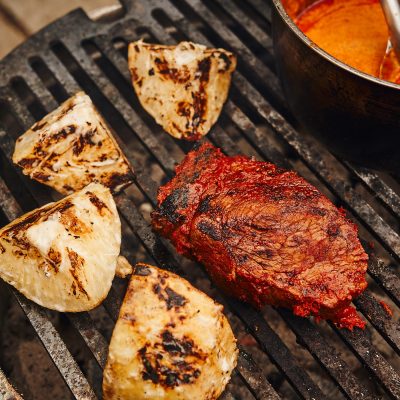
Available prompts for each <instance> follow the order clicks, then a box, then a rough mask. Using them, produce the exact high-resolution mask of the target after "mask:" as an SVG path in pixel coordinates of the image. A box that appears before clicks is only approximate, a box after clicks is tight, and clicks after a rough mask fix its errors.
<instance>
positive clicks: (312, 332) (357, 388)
mask: <svg viewBox="0 0 400 400" xmlns="http://www.w3.org/2000/svg"><path fill="white" fill-rule="evenodd" d="M278 312H279V314H280V315H281V316H282V317H283V319H284V320H285V321H286V323H287V324H288V325H289V327H290V329H292V331H293V332H294V333H295V334H296V338H297V341H298V342H299V343H301V344H302V345H303V346H304V347H305V348H306V349H307V350H308V351H309V352H310V353H311V354H312V356H313V357H314V358H315V359H316V360H317V361H318V362H319V364H320V365H321V366H322V367H323V368H324V369H325V370H326V371H327V372H328V373H329V375H330V376H331V377H332V378H333V379H334V381H335V382H336V384H337V385H338V386H339V387H340V389H341V390H342V392H343V393H344V394H345V395H346V397H347V398H349V399H354V400H358V399H360V398H362V399H370V400H373V399H375V397H374V396H372V394H371V393H369V391H368V390H367V388H365V387H364V386H363V385H361V384H360V383H359V381H358V380H357V379H356V378H355V376H354V375H353V374H352V373H350V368H349V366H348V365H347V364H346V362H345V361H344V360H343V359H342V358H341V357H339V355H338V354H337V352H336V350H335V349H334V348H333V347H332V346H331V345H330V344H329V342H328V341H327V340H326V339H325V337H324V336H323V335H322V333H320V332H319V330H318V329H316V327H315V326H314V325H313V324H312V323H311V322H310V321H308V320H307V319H305V318H301V317H297V316H295V315H294V314H293V313H292V312H290V311H288V310H284V309H278Z"/></svg>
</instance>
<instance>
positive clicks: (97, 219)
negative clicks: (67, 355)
mask: <svg viewBox="0 0 400 400" xmlns="http://www.w3.org/2000/svg"><path fill="white" fill-rule="evenodd" d="M120 245H121V223H120V220H119V216H118V212H117V209H116V206H115V202H114V199H113V197H112V195H111V192H110V190H109V189H108V188H106V187H105V186H103V185H101V184H98V183H92V184H90V185H88V186H87V187H85V188H84V189H82V190H81V191H79V192H76V193H74V194H72V195H70V196H68V197H65V198H64V199H62V200H60V201H58V202H56V203H50V204H47V205H46V206H44V207H41V208H38V209H36V210H34V211H31V212H30V213H28V214H25V215H23V216H22V217H20V218H18V219H17V220H15V221H14V222H12V223H11V224H9V225H7V226H5V227H4V228H2V229H1V230H0V278H2V279H4V280H5V281H6V282H8V283H9V284H10V285H12V286H14V287H15V288H16V289H18V290H19V291H20V292H21V293H22V294H24V295H25V296H26V297H27V298H29V299H30V300H32V301H34V302H35V303H37V304H40V305H41V306H44V307H47V308H50V309H53V310H57V311H64V312H77V311H86V310H90V309H92V308H94V307H96V306H97V305H99V304H100V303H101V302H102V301H103V300H104V299H105V297H106V296H107V294H108V292H109V290H110V288H111V283H112V280H113V278H114V274H115V268H116V264H117V257H118V255H119V251H120Z"/></svg>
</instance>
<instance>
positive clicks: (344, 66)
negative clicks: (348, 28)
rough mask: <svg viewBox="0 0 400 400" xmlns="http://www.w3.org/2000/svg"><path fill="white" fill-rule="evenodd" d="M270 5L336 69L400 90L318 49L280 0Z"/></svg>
mask: <svg viewBox="0 0 400 400" xmlns="http://www.w3.org/2000/svg"><path fill="white" fill-rule="evenodd" d="M272 4H273V5H274V7H275V10H276V11H277V12H278V13H279V15H280V16H281V18H282V19H283V20H284V21H285V23H286V25H288V26H289V28H290V29H291V30H292V31H293V32H294V33H295V34H296V36H297V37H298V38H299V39H300V40H301V41H302V42H303V43H304V44H306V45H307V46H308V47H309V48H311V49H312V50H313V51H315V52H316V53H318V54H319V55H320V56H321V57H323V58H325V59H326V60H328V61H330V62H331V63H333V64H335V65H336V66H337V67H339V68H341V69H344V70H345V71H348V72H350V73H352V74H354V75H357V76H358V77H360V78H362V79H367V80H368V81H370V82H373V83H376V84H378V85H383V86H386V87H390V88H391V89H395V90H400V84H397V83H393V82H389V81H386V80H384V79H380V78H376V77H375V76H372V75H369V74H366V73H365V72H361V71H359V70H358V69H355V68H353V67H351V66H350V65H348V64H346V63H344V62H342V61H340V60H338V59H337V58H335V57H333V56H331V55H330V54H329V53H327V52H326V51H325V50H323V49H321V48H320V47H318V46H317V45H316V44H315V43H314V42H313V41H312V40H311V39H309V38H308V37H307V36H306V35H305V34H304V33H303V32H302V31H301V30H300V29H299V28H298V27H297V25H296V24H295V23H294V21H293V20H292V18H291V17H290V16H289V15H288V13H287V12H286V10H285V8H284V7H283V4H282V1H281V0H272Z"/></svg>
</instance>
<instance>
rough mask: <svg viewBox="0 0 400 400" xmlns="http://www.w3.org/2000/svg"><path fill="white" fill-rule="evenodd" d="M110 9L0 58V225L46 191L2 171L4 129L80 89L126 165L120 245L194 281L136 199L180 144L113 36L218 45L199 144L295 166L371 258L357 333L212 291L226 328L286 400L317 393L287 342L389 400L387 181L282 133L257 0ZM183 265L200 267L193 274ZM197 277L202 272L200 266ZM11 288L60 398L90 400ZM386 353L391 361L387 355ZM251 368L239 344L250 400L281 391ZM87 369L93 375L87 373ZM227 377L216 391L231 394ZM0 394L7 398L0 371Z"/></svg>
mask: <svg viewBox="0 0 400 400" xmlns="http://www.w3.org/2000/svg"><path fill="white" fill-rule="evenodd" d="M123 4H124V7H125V15H124V16H123V17H121V18H120V19H118V20H117V21H114V22H103V23H100V22H97V23H95V22H93V21H91V20H89V19H88V18H87V16H86V15H85V14H84V13H83V12H82V11H81V10H77V11H74V12H72V13H70V14H68V15H67V16H65V17H64V18H62V19H60V20H58V21H56V22H55V23H53V24H52V25H50V26H49V27H47V28H45V29H44V30H43V31H41V32H39V33H38V34H36V35H35V36H34V37H32V38H31V39H29V40H28V41H27V42H26V43H25V44H23V45H22V46H21V47H19V48H18V49H17V50H15V51H14V52H13V53H11V54H10V55H9V56H7V57H6V59H5V60H3V61H2V62H1V63H0V105H1V106H0V152H1V163H2V166H3V167H4V168H1V174H0V175H1V176H0V206H1V209H2V213H3V217H4V218H3V219H4V221H11V220H13V219H15V218H16V217H17V216H19V215H21V213H22V212H25V211H27V210H29V209H32V208H34V207H37V206H39V205H43V204H45V203H48V202H49V201H52V200H54V199H57V198H58V197H57V194H55V193H54V192H52V191H51V190H50V189H48V188H45V187H42V186H40V185H39V184H37V183H35V182H33V181H31V180H29V178H26V177H24V176H22V174H21V172H20V171H19V170H18V169H15V168H14V167H13V166H12V163H11V155H12V152H13V148H14V142H15V140H16V138H17V136H18V135H20V134H21V133H22V132H23V131H24V130H26V129H27V128H29V127H30V126H31V125H32V124H33V123H34V122H35V121H36V120H38V119H39V118H41V117H43V116H44V115H45V114H46V113H48V112H49V111H51V110H52V109H54V108H55V107H56V106H57V105H58V104H59V103H61V102H62V101H64V100H65V99H66V98H68V97H69V96H70V95H72V94H74V93H75V92H76V91H78V90H81V89H83V90H85V91H86V92H87V93H88V94H89V95H90V97H91V98H92V100H93V101H94V103H95V104H96V106H97V107H98V108H99V110H100V112H101V113H102V114H103V115H104V117H105V118H106V120H107V121H108V122H109V124H110V125H111V126H112V128H113V129H114V131H115V132H116V138H117V141H118V142H119V144H120V145H121V147H122V148H123V149H124V152H125V154H126V156H127V157H128V159H129V160H130V162H131V163H132V165H133V166H134V169H135V172H136V176H137V178H136V182H135V185H134V186H133V187H132V188H129V189H127V190H126V191H125V192H124V193H122V194H120V195H119V196H118V197H117V198H116V203H117V206H118V209H119V211H120V213H121V216H122V220H123V221H122V222H123V227H124V230H126V231H127V232H130V233H131V234H132V238H133V237H134V236H133V234H134V235H135V237H136V238H137V239H132V240H136V241H137V242H138V243H140V244H141V245H142V246H143V247H144V248H145V250H146V252H147V257H148V258H149V259H152V260H154V262H155V263H157V264H158V265H159V266H161V267H163V268H168V269H171V270H173V271H175V272H178V273H179V274H181V275H184V276H185V277H186V278H188V279H189V280H190V281H191V282H193V283H194V284H195V285H196V284H197V281H198V276H197V275H196V276H194V275H193V273H191V272H190V271H191V270H193V265H192V264H189V263H188V261H186V260H183V259H182V258H181V257H179V256H177V255H176V254H175V253H174V252H173V251H172V250H171V249H170V246H169V245H168V244H166V243H164V242H163V241H162V240H160V238H158V237H157V236H156V235H155V234H154V233H152V231H151V227H150V225H149V221H148V211H146V208H145V207H143V204H148V205H153V206H154V204H155V197H156V192H157V188H158V186H159V185H160V183H161V182H164V181H165V179H166V178H169V177H171V176H172V174H173V169H174V165H175V164H176V163H177V162H178V161H180V160H181V159H182V157H183V155H184V153H185V152H187V151H188V150H190V148H191V144H188V143H184V142H178V141H175V140H174V139H172V138H171V137H170V136H168V135H167V134H165V133H164V132H162V130H161V128H160V127H158V126H157V125H156V124H155V123H154V121H153V120H152V119H151V118H150V117H149V116H148V115H147V114H146V113H145V112H144V111H143V110H142V108H141V106H140V105H139V103H138V100H137V98H136V96H135V94H134V92H133V89H132V88H131V85H130V77H129V71H128V69H127V64H126V55H125V53H126V45H127V43H128V42H129V41H131V40H136V39H138V38H139V37H143V38H145V39H146V40H148V41H154V42H162V43H166V44H174V43H176V42H177V41H180V40H186V39H189V40H192V41H196V42H199V43H203V44H206V45H209V46H222V47H225V48H227V49H229V50H232V51H233V52H235V53H236V54H237V55H238V58H239V63H238V70H237V71H236V72H235V75H234V79H233V83H232V88H231V94H230V100H228V102H227V104H226V106H225V108H224V111H223V113H222V115H221V118H220V120H219V122H218V123H217V125H216V126H215V127H214V128H213V130H212V132H211V133H210V134H209V135H208V137H207V139H206V140H209V141H211V142H212V143H214V144H215V145H217V146H219V147H221V148H222V149H223V150H224V151H225V153H227V154H237V153H239V152H244V153H247V154H250V155H254V156H255V157H258V158H261V159H266V160H269V161H272V162H274V163H276V164H278V165H279V166H282V167H287V168H294V169H297V170H298V171H299V172H300V173H301V174H302V175H304V176H305V177H307V179H308V180H310V181H311V182H313V183H315V185H316V186H317V187H319V188H320V190H321V191H323V192H324V193H325V194H327V195H328V196H329V197H330V198H331V199H332V200H333V201H334V202H336V204H338V205H343V206H344V207H346V208H347V209H348V210H349V211H350V213H351V216H352V217H353V219H354V220H355V221H356V222H357V223H358V225H359V226H360V235H361V237H362V239H363V243H364V247H365V248H367V249H370V253H372V252H373V251H374V252H376V253H377V254H378V255H379V257H380V258H382V260H384V261H381V260H380V259H377V258H375V256H374V255H373V254H371V260H370V263H369V269H368V274H369V276H370V283H371V284H370V288H369V289H368V290H367V291H366V292H365V293H364V294H363V295H362V296H360V297H359V298H358V299H357V300H356V301H355V305H356V306H357V308H358V309H359V311H361V312H362V313H363V314H364V316H365V317H366V318H367V320H368V322H369V324H368V327H367V329H366V330H365V331H360V330H355V331H354V332H348V331H344V330H337V329H335V328H334V327H333V326H332V325H329V324H325V323H323V324H321V325H315V324H313V323H312V322H310V321H309V320H307V319H302V318H298V317H296V316H294V315H293V314H292V313H291V312H288V311H286V310H277V311H278V313H277V314H276V316H275V319H274V320H270V319H269V318H266V315H267V314H264V315H263V314H262V313H258V312H256V311H254V310H252V309H250V308H249V307H247V306H245V305H243V304H241V303H239V302H238V301H236V300H232V299H228V298H225V297H222V296H220V295H217V296H218V299H219V300H220V301H222V302H223V303H224V304H226V305H227V309H228V310H229V315H231V314H230V313H232V314H235V315H236V316H237V317H238V318H239V319H240V321H241V323H242V324H243V325H241V324H240V323H239V322H238V323H235V326H236V325H238V324H239V325H238V326H240V329H242V330H244V329H246V330H248V331H249V332H250V333H251V334H252V335H253V336H254V338H255V339H256V341H257V342H258V344H259V346H260V348H261V349H262V351H263V352H265V354H267V355H268V358H269V359H270V360H271V361H272V362H273V364H275V366H276V367H277V371H278V372H276V374H275V376H276V375H278V376H279V377H281V378H280V379H281V380H284V381H286V382H288V383H289V384H290V386H291V387H292V388H293V390H294V391H292V392H289V393H290V395H291V396H292V397H295V398H297V397H299V398H304V399H322V398H327V397H329V396H330V393H328V392H327V389H326V388H325V387H324V388H323V387H322V386H321V383H320V382H317V381H316V379H315V375H314V374H313V373H312V371H311V370H305V368H304V367H303V364H302V362H301V361H302V360H301V359H299V357H298V349H299V348H302V349H303V348H304V349H305V350H306V351H308V352H309V354H311V356H312V357H313V358H314V359H315V361H316V363H315V364H316V367H317V366H320V367H321V371H323V373H325V374H326V376H327V377H328V379H329V380H331V382H332V384H333V385H336V386H337V388H338V389H339V390H340V392H341V395H343V396H344V397H345V398H349V399H361V398H362V399H376V398H380V397H382V398H396V399H400V378H399V375H398V374H397V372H396V369H398V365H399V364H398V355H400V348H399V345H400V325H399V323H398V320H397V317H398V310H397V309H396V310H395V317H394V318H393V319H390V318H388V316H387V315H386V313H385V311H384V310H383V308H382V307H381V305H380V304H379V301H378V297H377V294H378V295H379V296H380V295H381V294H382V293H384V294H385V296H387V300H386V301H391V302H393V303H394V304H395V305H396V306H398V307H399V306H400V285H399V283H400V282H399V276H398V266H397V263H398V262H399V260H400V240H399V234H398V233H397V232H399V219H400V197H399V194H398V193H400V191H399V186H400V185H399V182H398V181H397V180H396V178H393V177H390V176H386V175H382V174H378V173H375V172H373V171H370V170H365V169H362V168H356V167H354V166H352V165H350V164H349V163H346V162H343V161H341V160H338V159H336V158H335V157H334V156H332V155H331V154H330V153H329V152H328V151H327V150H326V149H323V148H321V146H319V145H318V144H317V143H315V141H314V140H313V139H311V138H309V137H308V136H306V135H304V134H300V133H299V132H298V131H296V130H295V129H293V128H292V125H291V123H292V124H293V123H294V122H293V119H292V117H291V115H290V114H289V112H288V110H287V108H286V105H285V102H284V99H283V95H282V93H281V90H280V87H279V83H278V79H277V77H276V73H275V70H274V66H273V52H272V48H271V46H272V44H271V38H270V25H271V24H270V4H269V2H268V1H266V0H241V1H240V0H224V1H221V2H214V1H212V0H201V1H200V0H148V1H140V0H137V1H132V2H131V1H128V0H125V1H123ZM332 171H334V172H332ZM371 241H372V242H373V244H374V246H375V248H374V249H373V251H372V249H371V248H370V245H369V243H370V242H371ZM123 253H124V255H126V256H127V257H128V259H130V260H135V259H136V255H135V252H134V250H132V248H131V247H130V246H129V243H128V242H127V241H126V243H125V245H124V246H123ZM196 270H197V271H198V272H197V273H198V274H200V275H201V274H203V272H202V270H201V269H199V268H197V269H196ZM201 276H202V278H204V274H203V275H201ZM11 292H13V296H14V297H15V298H16V300H17V301H18V303H19V304H20V305H21V307H22V309H23V310H24V312H25V314H26V316H27V318H28V319H29V321H30V323H31V324H32V326H33V328H34V329H35V331H36V332H37V334H38V336H39V338H40V339H41V341H42V343H43V345H44V346H45V348H46V350H47V351H48V353H49V355H50V357H51V359H52V360H53V361H54V364H55V365H56V367H57V368H58V370H59V372H60V373H61V375H62V376H63V378H64V380H65V383H66V385H67V387H68V388H69V389H70V391H71V392H72V394H73V396H74V397H75V398H77V399H95V398H98V397H100V393H99V387H98V386H99V385H98V384H96V380H95V379H93V378H92V377H89V376H88V373H87V371H84V372H85V373H83V372H82V370H81V368H80V367H79V366H78V363H77V361H76V360H75V359H74V357H73V355H72V354H71V352H70V350H69V349H68V347H67V345H66V343H64V341H63V339H62V332H60V333H58V332H57V330H56V327H55V326H54V324H53V323H52V322H51V319H49V318H48V314H47V313H46V311H45V310H43V309H42V308H41V307H39V306H36V305H35V304H33V303H32V302H30V301H28V300H27V299H25V298H24V297H23V296H21V295H19V294H18V293H17V292H16V291H15V290H13V289H11ZM388 299H390V300H388ZM120 303H121V296H120V295H119V293H118V290H117V288H114V289H112V291H111V293H110V295H109V296H108V298H107V299H106V301H105V302H104V303H103V305H102V306H101V307H104V309H105V310H106V311H107V313H108V314H109V315H110V317H111V319H112V320H114V321H115V320H116V318H117V315H118V310H119V305H120ZM267 309H269V307H267ZM270 311H271V312H273V311H272V310H270ZM67 318H68V320H69V321H70V323H71V324H72V325H73V326H74V327H75V328H76V330H77V331H78V332H79V334H80V336H81V337H82V338H83V340H84V342H85V343H86V345H87V347H88V349H89V350H90V352H91V354H92V356H93V358H94V360H95V361H96V363H97V365H98V367H99V368H98V375H100V374H101V372H100V371H101V369H102V368H103V367H104V364H105V360H106V356H107V346H108V344H107V340H106V338H105V337H104V335H103V334H102V333H101V332H100V331H101V327H96V324H95V323H94V321H93V320H92V317H91V315H90V313H80V314H68V315H67ZM267 320H268V321H267ZM282 327H283V328H282ZM282 329H286V330H288V329H289V330H290V332H292V333H293V334H294V336H295V338H296V340H297V342H298V344H295V343H293V342H291V341H290V340H289V339H288V338H287V337H286V336H285V337H284V336H282V335H281V332H282ZM377 332H379V334H377ZM379 335H380V336H381V337H382V338H383V340H381V341H380V342H379V346H376V345H375V344H376V343H375V342H376V340H375V339H374V337H376V336H379ZM280 336H282V337H280ZM343 344H345V346H343ZM246 350H247V349H246ZM305 350H303V351H305ZM389 353H390V354H392V353H393V354H394V356H393V357H391V358H390V361H387V360H386V356H387V354H389ZM352 354H354V355H352ZM356 358H357V359H358V360H359V361H360V363H361V364H362V365H363V366H365V371H363V373H362V374H361V373H357V374H356V373H354V372H353V371H352V369H351V367H350V363H351V364H352V365H353V363H354V362H357V361H355V359H356ZM263 367H264V365H263V364H262V363H261V362H255V361H254V360H253V358H252V356H251V355H250V354H249V353H248V352H246V351H245V350H244V349H241V355H240V359H239V364H238V367H237V369H236V373H237V375H238V376H239V378H240V379H241V380H242V382H243V383H244V385H245V386H246V387H247V388H248V391H249V394H250V393H251V394H252V395H253V396H254V397H255V398H256V399H275V398H280V397H282V396H284V395H285V394H286V393H287V392H284V391H283V390H282V386H281V384H282V382H281V384H279V382H277V379H274V375H269V376H268V379H266V377H265V373H264V370H263ZM97 378H98V380H100V379H101V376H98V377H97ZM278 381H279V379H278ZM231 386H232V385H229V387H228V391H227V392H226V394H225V395H224V396H225V399H233V398H237V397H235V396H237V394H235V393H236V392H235V390H234V388H232V387H231ZM3 393H5V394H3ZM335 393H336V392H335ZM0 395H1V396H3V397H5V398H7V396H9V398H13V397H12V396H15V394H13V391H12V388H11V386H9V385H8V383H7V381H6V378H5V375H4V374H3V373H2V372H1V370H0ZM1 396H0V398H1ZM331 398H337V397H331Z"/></svg>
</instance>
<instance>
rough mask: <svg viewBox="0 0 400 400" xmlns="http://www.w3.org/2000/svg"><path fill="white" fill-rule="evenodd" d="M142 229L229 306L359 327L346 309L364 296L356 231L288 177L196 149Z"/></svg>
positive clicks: (331, 207)
mask: <svg viewBox="0 0 400 400" xmlns="http://www.w3.org/2000/svg"><path fill="white" fill-rule="evenodd" d="M152 220H153V228H154V230H155V231H156V232H159V233H160V234H161V235H163V236H165V237H167V238H168V239H170V240H171V242H172V243H173V244H174V245H175V247H176V248H177V250H178V252H180V253H182V254H185V255H186V256H188V257H190V258H193V259H195V260H197V261H200V262H201V263H202V264H204V266H205V268H206V270H207V271H208V273H209V274H210V276H211V278H212V279H213V281H214V282H215V284H216V285H217V286H219V287H220V288H221V289H222V290H223V291H224V292H226V293H227V294H228V295H230V296H234V297H237V298H239V299H240V300H242V301H245V302H248V303H250V304H252V305H253V306H255V307H257V308H260V307H261V306H263V305H264V304H272V305H275V306H282V307H287V308H290V309H292V310H293V312H294V313H295V314H296V315H300V316H309V315H313V316H315V317H317V318H323V319H329V320H332V321H334V322H335V323H336V324H337V325H338V326H339V327H347V328H349V329H352V328H353V327H354V326H358V327H361V328H362V327H364V325H365V323H364V321H363V320H362V319H361V318H360V317H359V316H358V315H357V313H356V311H355V309H354V308H353V307H351V306H350V302H351V301H352V299H353V298H354V297H356V296H357V295H359V294H360V293H361V292H363V291H364V290H365V288H366V286H367V282H366V280H365V272H366V269H367V260H368V256H367V254H366V253H365V251H364V249H363V248H362V246H361V244H360V242H359V240H358V237H357V227H356V226H355V225H354V224H353V223H351V222H350V221H349V220H347V219H346V217H345V215H344V212H343V211H341V210H340V209H338V208H336V207H335V206H334V205H333V204H332V203H331V201H330V200H329V199H328V198H326V197H325V196H324V195H323V194H321V193H320V192H319V191H318V190H317V189H316V188H315V187H314V186H312V185H311V184H309V183H308V182H306V181H305V180H304V179H303V178H301V177H300V176H298V175H297V174H296V173H295V172H293V171H286V170H283V169H280V168H278V167H276V166H275V165H273V164H270V163H267V162H261V161H255V160H252V159H250V158H248V157H244V156H236V157H227V156H225V155H224V154H222V153H221V151H220V150H219V149H217V148H215V147H213V146H212V145H210V144H203V145H202V146H201V147H200V148H199V149H197V150H195V151H192V152H190V153H189V154H188V155H187V156H186V158H185V159H184V161H183V162H182V163H181V164H180V165H179V166H178V167H177V169H176V176H175V177H174V178H173V179H172V180H171V181H170V182H169V183H167V184H166V185H165V186H163V187H161V188H160V190H159V194H158V208H157V209H156V210H155V211H154V213H153V215H152Z"/></svg>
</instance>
